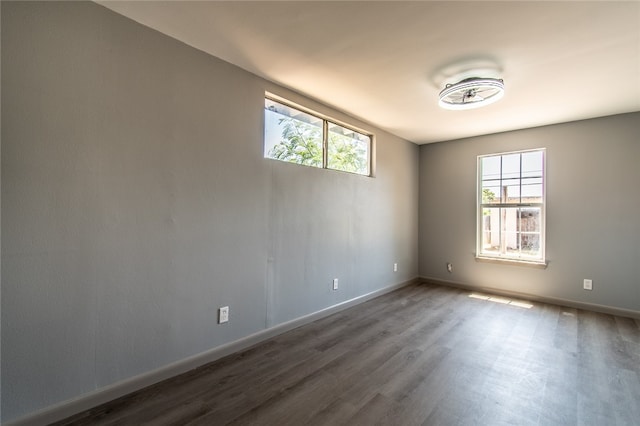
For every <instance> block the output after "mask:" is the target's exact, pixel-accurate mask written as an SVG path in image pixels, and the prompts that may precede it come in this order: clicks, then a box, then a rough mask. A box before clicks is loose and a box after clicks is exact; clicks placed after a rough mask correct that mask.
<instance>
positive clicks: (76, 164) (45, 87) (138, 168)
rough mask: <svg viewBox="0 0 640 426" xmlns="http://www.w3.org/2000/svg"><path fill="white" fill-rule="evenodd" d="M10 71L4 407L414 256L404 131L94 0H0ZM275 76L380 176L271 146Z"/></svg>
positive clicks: (47, 401) (280, 309)
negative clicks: (365, 136) (272, 151)
mask: <svg viewBox="0 0 640 426" xmlns="http://www.w3.org/2000/svg"><path fill="white" fill-rule="evenodd" d="M2 88H3V90H2V124H3V126H2V169H1V171H2V194H1V196H2V200H3V211H2V236H3V238H2V272H3V274H2V313H1V315H2V317H1V318H2V346H1V348H2V361H1V362H2V416H3V421H8V420H11V419H16V418H19V417H22V416H25V415H27V414H28V413H33V412H35V411H37V410H40V409H43V408H45V407H49V406H51V405H53V404H56V403H60V402H61V401H65V400H69V399H70V398H76V397H79V396H82V395H84V394H86V393H87V392H92V391H95V390H96V389H101V388H103V387H105V386H107V385H110V384H113V383H116V382H119V381H121V380H124V379H128V378H131V377H134V376H136V375H139V374H142V373H145V372H149V371H152V370H154V369H158V368H160V367H163V366H165V365H167V364H169V363H172V362H175V361H178V360H181V359H184V358H186V357H189V356H192V355H195V354H199V353H202V352H203V351H207V350H209V349H211V348H214V347H218V346H220V345H222V344H225V343H228V342H232V341H235V340H237V339H239V338H242V337H244V336H247V335H250V334H252V333H255V332H259V331H260V330H264V329H266V328H268V327H271V326H273V325H276V324H280V323H282V322H284V321H288V320H291V319H295V318H298V317H300V316H303V315H306V314H309V313H312V312H316V311H318V310H320V309H323V308H326V307H329V306H332V305H335V304H337V303H340V302H342V301H345V300H349V299H352V298H354V297H357V296H360V295H363V294H366V293H369V292H372V291H375V290H378V289H382V288H385V287H389V286H392V285H393V284H397V283H401V282H404V281H407V280H409V279H411V278H414V277H416V276H417V275H418V237H417V235H418V160H419V155H418V151H419V149H418V147H417V146H415V145H413V144H411V143H409V142H407V141H404V140H401V139H399V138H397V137H394V136H392V135H389V134H387V133H384V132H382V131H380V130H377V129H375V128H373V127H371V126H370V125H368V124H366V123H361V122H358V121H356V120H353V119H350V118H349V117H345V116H343V115H342V114H340V113H338V112H337V111H334V110H331V109H329V108H327V107H324V106H322V105H319V104H317V103H315V102H313V101H310V100H306V99H303V98H301V97H300V96H297V95H295V94H292V93H289V92H288V91H286V90H285V89H282V88H279V87H277V86H274V85H272V84H270V83H268V82H266V81H264V80H261V79H260V78H258V77H256V76H254V75H251V74H249V73H247V72H245V71H242V70H240V69H238V68H236V67H234V66H231V65H229V64H227V63H224V62H222V61H220V60H218V59H216V58H213V57H211V56H208V55H206V54H204V53H202V52H200V51H197V50H195V49H192V48H190V47H188V46H185V45H183V44H181V43H179V42H177V41H175V40H173V39H170V38H168V37H166V36H163V35H161V34H159V33H156V32H154V31H152V30H150V29H148V28H145V27H143V26H141V25H139V24H136V23H134V22H132V21H129V20H127V19H126V18H123V17H121V16H119V15H116V14H114V13H112V12H110V11H108V10H107V9H104V8H103V7H101V6H98V5H96V4H93V3H73V2H71V3H28V2H27V3H10V2H4V1H3V2H2ZM265 90H269V91H273V92H275V93H277V94H280V95H282V96H285V97H289V98H291V99H292V100H294V101H297V102H300V103H304V104H305V105H306V106H308V107H310V108H314V109H316V110H318V111H319V112H322V113H325V114H328V115H331V116H334V117H336V118H338V119H342V120H344V121H347V122H351V123H353V124H355V125H357V126H360V127H362V128H365V129H369V130H371V131H373V132H374V133H375V134H376V144H377V145H376V147H377V161H376V163H377V164H376V165H377V167H376V169H377V172H376V177H375V178H367V177H362V176H356V175H351V174H345V173H340V172H333V171H327V170H317V169H312V168H307V167H301V166H296V165H292V164H286V163H281V162H277V161H272V160H266V159H264V158H263V156H262V132H263V96H264V91H265ZM394 262H397V263H398V264H399V271H398V272H396V273H393V270H392V265H393V263H394ZM334 277H338V278H339V279H340V290H339V291H336V292H334V291H331V289H330V285H331V279H332V278H334ZM594 278H595V277H594ZM596 283H597V282H596ZM223 305H229V306H230V307H231V321H230V322H229V323H228V324H226V325H223V326H221V325H217V324H216V309H217V307H219V306H223Z"/></svg>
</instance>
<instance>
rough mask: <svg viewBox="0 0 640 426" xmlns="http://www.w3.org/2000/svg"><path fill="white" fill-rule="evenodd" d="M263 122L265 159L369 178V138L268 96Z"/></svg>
mask: <svg viewBox="0 0 640 426" xmlns="http://www.w3.org/2000/svg"><path fill="white" fill-rule="evenodd" d="M264 121H265V126H264V156H265V157H266V158H272V159H274V160H280V161H287V162H290V163H295V164H300V165H303V166H310V167H320V168H325V169H332V170H339V171H343V172H349V173H356V174H359V175H365V176H370V175H371V139H372V135H368V134H365V133H363V132H360V131H358V130H355V129H353V128H351V127H349V126H347V125H344V124H342V123H336V122H334V121H332V120H330V119H327V118H324V117H322V116H320V115H319V114H318V115H316V114H314V113H312V112H308V111H302V110H301V109H298V108H296V107H293V106H291V105H288V104H287V103H284V102H282V101H280V100H277V101H276V100H274V99H271V98H269V97H265V100H264Z"/></svg>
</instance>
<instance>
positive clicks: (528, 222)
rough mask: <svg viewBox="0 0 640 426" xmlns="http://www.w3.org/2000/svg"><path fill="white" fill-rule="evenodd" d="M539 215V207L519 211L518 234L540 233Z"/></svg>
mask: <svg viewBox="0 0 640 426" xmlns="http://www.w3.org/2000/svg"><path fill="white" fill-rule="evenodd" d="M540 219H541V215H540V208H539V207H526V208H522V209H521V210H520V232H537V233H539V232H540V229H541V228H542V226H541V220H540Z"/></svg>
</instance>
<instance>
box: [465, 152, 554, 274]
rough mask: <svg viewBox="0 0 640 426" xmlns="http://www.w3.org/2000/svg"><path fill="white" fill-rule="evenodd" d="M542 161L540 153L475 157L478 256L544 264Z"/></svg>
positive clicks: (543, 160) (543, 182) (543, 180)
mask: <svg viewBox="0 0 640 426" xmlns="http://www.w3.org/2000/svg"><path fill="white" fill-rule="evenodd" d="M544 163H545V150H544V149H541V150H535V151H521V152H511V153H505V154H497V155H486V156H481V157H478V176H479V179H478V236H477V245H478V247H477V256H478V257H485V258H497V259H508V260H516V261H523V262H534V263H544V262H545V257H544V228H545V204H544V203H545V177H544Z"/></svg>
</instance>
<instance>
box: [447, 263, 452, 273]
mask: <svg viewBox="0 0 640 426" xmlns="http://www.w3.org/2000/svg"><path fill="white" fill-rule="evenodd" d="M447 271H449V273H452V272H453V265H452V264H450V263H447Z"/></svg>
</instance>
